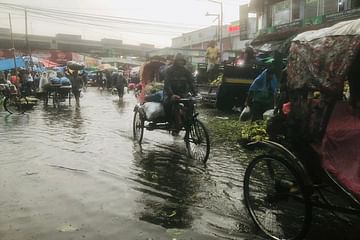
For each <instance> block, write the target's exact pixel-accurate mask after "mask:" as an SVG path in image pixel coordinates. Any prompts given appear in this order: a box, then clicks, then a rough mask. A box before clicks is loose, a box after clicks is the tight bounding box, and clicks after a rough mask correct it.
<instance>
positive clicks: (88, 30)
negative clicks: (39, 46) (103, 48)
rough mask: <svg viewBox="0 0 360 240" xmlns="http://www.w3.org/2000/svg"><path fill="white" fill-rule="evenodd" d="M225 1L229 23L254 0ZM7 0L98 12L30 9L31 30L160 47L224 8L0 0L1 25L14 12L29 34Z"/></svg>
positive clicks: (17, 26)
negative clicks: (64, 13) (110, 18)
mask: <svg viewBox="0 0 360 240" xmlns="http://www.w3.org/2000/svg"><path fill="white" fill-rule="evenodd" d="M217 1H220V0H217ZM222 1H223V8H224V11H223V12H224V24H227V23H230V22H232V21H236V20H238V18H239V5H241V4H246V3H248V2H249V0H222ZM4 3H10V4H16V5H21V6H24V7H25V6H27V7H31V8H34V9H39V8H42V10H44V9H54V10H59V11H67V12H68V11H70V12H75V13H76V14H86V15H90V16H93V17H94V18H87V19H86V20H83V19H79V18H78V17H74V16H73V17H72V16H63V17H59V16H55V15H54V14H52V13H50V12H48V11H46V12H44V11H42V13H40V14H39V13H35V12H31V11H30V10H29V13H28V32H29V34H35V35H46V36H55V34H57V33H67V34H77V35H81V36H82V38H83V39H87V40H100V39H102V38H112V39H120V40H123V42H124V43H125V44H135V45H137V44H140V43H148V44H154V45H155V46H156V47H169V46H171V39H172V38H174V37H177V36H181V34H182V33H186V32H191V31H193V30H197V29H200V28H204V27H207V26H210V25H215V24H216V21H214V20H215V17H214V16H205V15H206V13H207V12H208V13H211V14H218V13H220V4H217V3H214V2H211V0H210V1H209V0H101V1H100V0H0V27H4V28H9V20H8V14H9V13H10V14H11V19H12V25H13V32H15V33H25V23H24V19H25V17H24V11H23V10H16V9H12V8H8V7H5V6H4V5H1V4H4ZM99 15H101V17H107V16H114V17H117V18H116V19H115V20H116V21H111V22H109V21H107V22H101V20H98V19H97V18H96V17H99ZM120 18H121V19H120ZM125 18H126V19H125ZM130 18H131V19H130ZM118 19H119V20H118ZM124 19H125V20H124ZM134 19H136V23H134V21H135V20H134ZM138 19H141V20H138ZM80 22H81V23H80ZM83 22H86V23H87V24H83ZM89 23H90V24H91V25H89Z"/></svg>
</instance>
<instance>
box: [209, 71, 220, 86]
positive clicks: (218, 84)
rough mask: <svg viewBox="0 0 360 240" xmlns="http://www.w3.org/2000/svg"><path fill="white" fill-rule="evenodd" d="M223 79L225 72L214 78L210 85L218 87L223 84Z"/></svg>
mask: <svg viewBox="0 0 360 240" xmlns="http://www.w3.org/2000/svg"><path fill="white" fill-rule="evenodd" d="M222 80H223V74H220V75H219V76H218V77H217V79H215V80H213V81H212V82H211V83H210V86H212V87H218V86H220V85H221V82H222Z"/></svg>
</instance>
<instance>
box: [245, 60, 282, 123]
mask: <svg viewBox="0 0 360 240" xmlns="http://www.w3.org/2000/svg"><path fill="white" fill-rule="evenodd" d="M277 86H278V80H277V77H276V74H275V68H274V65H271V66H270V67H269V68H267V69H266V70H264V71H263V72H262V73H261V74H260V75H259V76H257V77H256V78H255V80H254V81H253V83H252V84H251V86H250V88H249V93H248V97H247V99H246V102H245V104H246V106H249V107H250V112H251V120H252V121H256V120H262V119H263V113H264V112H265V111H266V110H269V109H273V108H274V94H275V91H276V89H277Z"/></svg>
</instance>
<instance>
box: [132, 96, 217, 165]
mask: <svg viewBox="0 0 360 240" xmlns="http://www.w3.org/2000/svg"><path fill="white" fill-rule="evenodd" d="M197 100H198V99H197V98H194V97H189V98H181V99H179V100H178V101H177V102H176V104H177V106H178V108H179V111H180V115H181V116H182V117H181V118H182V125H181V126H180V128H179V129H176V130H174V129H173V126H172V123H171V121H170V120H169V119H167V117H165V116H162V117H160V118H157V119H153V120H150V119H148V118H147V116H146V112H145V110H144V107H143V105H140V104H138V105H136V106H135V108H134V118H133V137H134V140H136V141H137V142H138V143H139V144H141V143H142V140H143V136H144V129H146V130H149V131H152V130H165V131H168V132H172V131H176V132H177V131H185V136H184V142H185V146H186V149H187V153H188V155H189V156H190V157H191V158H193V159H196V160H199V161H201V162H203V163H206V162H207V160H208V158H209V154H210V138H209V134H208V131H207V129H206V127H205V125H204V123H203V122H202V121H201V120H199V119H198V115H199V113H197V112H196V111H195V107H194V106H195V104H194V103H195V102H196V101H197ZM187 106H191V107H190V108H188V107H187Z"/></svg>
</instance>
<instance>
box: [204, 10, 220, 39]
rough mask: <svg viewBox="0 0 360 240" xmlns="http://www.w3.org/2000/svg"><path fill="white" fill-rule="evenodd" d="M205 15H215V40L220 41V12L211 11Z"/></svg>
mask: <svg viewBox="0 0 360 240" xmlns="http://www.w3.org/2000/svg"><path fill="white" fill-rule="evenodd" d="M205 16H215V17H216V18H215V20H214V21H216V20H217V22H218V23H217V27H216V41H218V42H220V14H213V13H208V12H207V13H206V14H205Z"/></svg>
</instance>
